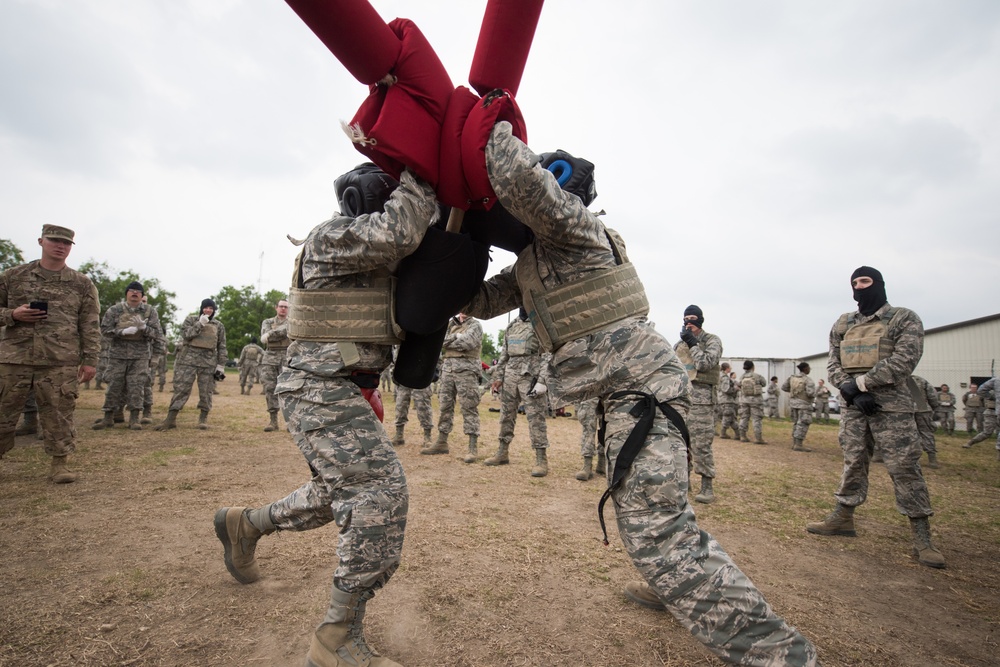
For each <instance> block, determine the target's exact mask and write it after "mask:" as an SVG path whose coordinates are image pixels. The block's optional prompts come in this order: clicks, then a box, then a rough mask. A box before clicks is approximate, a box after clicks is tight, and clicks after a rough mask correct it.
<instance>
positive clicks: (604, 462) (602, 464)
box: [594, 451, 608, 475]
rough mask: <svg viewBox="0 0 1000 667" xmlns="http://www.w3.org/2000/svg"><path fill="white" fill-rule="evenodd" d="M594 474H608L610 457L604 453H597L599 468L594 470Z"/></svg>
mask: <svg viewBox="0 0 1000 667" xmlns="http://www.w3.org/2000/svg"><path fill="white" fill-rule="evenodd" d="M594 472H596V473H597V474H598V475H607V474H608V457H606V456H605V455H604V452H603V451H600V452H597V467H596V468H594Z"/></svg>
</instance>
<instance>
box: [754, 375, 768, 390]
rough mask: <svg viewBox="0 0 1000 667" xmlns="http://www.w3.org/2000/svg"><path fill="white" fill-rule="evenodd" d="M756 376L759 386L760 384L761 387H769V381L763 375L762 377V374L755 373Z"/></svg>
mask: <svg viewBox="0 0 1000 667" xmlns="http://www.w3.org/2000/svg"><path fill="white" fill-rule="evenodd" d="M754 375H756V376H757V384H759V385H760V386H761V387H766V386H767V380H765V379H764V376H763V375H761V374H760V373H754Z"/></svg>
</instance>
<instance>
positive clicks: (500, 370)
mask: <svg viewBox="0 0 1000 667" xmlns="http://www.w3.org/2000/svg"><path fill="white" fill-rule="evenodd" d="M509 331H510V328H509V327H508V328H507V332H509ZM507 332H504V337H503V349H502V350H501V351H500V359H499V361H497V363H496V365H495V366H494V367H493V379H494V380H495V381H497V382H503V376H504V371H505V370H506V369H507V361H508V360H509V359H510V354H509V353H508V352H507Z"/></svg>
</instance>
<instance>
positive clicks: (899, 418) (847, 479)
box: [806, 266, 945, 568]
mask: <svg viewBox="0 0 1000 667" xmlns="http://www.w3.org/2000/svg"><path fill="white" fill-rule="evenodd" d="M851 288H852V289H853V290H854V300H855V301H857V302H858V310H857V311H856V312H851V313H844V314H843V315H841V316H840V318H838V319H837V321H836V322H835V323H834V325H833V329H832V330H831V331H830V358H829V362H828V364H827V368H828V370H829V376H830V382H831V383H832V384H833V385H835V386H837V387H839V388H840V394H841V396H843V397H844V400H845V403H846V405H845V409H844V411H843V413H842V417H841V419H842V421H841V426H840V448H841V449H842V450H843V452H844V474H843V476H842V477H841V480H840V488H839V489H838V490H837V493H836V494H834V497H835V498H836V499H837V508H836V509H835V510H834V511H833V513H832V514H830V515H829V516H828V517H826V519H824V520H823V521H819V522H816V523H810V524H809V525H807V526H806V530H807V531H809V532H810V533H815V534H817V535H844V536H849V537H854V535H855V534H856V533H855V530H854V508H855V507H857V506H858V505H860V504H862V503H863V502H865V499H866V498H867V495H868V466H869V462H870V460H871V457H872V453H873V451H874V449H875V448H877V449H878V450H879V452H880V453H881V454H882V456H883V458H884V460H885V464H886V469H887V470H888V472H889V476H890V477H891V478H892V483H893V488H894V490H895V493H896V507H898V508H899V511H900V512H902V513H903V514H905V515H906V516H907V517H909V519H910V528H911V530H912V532H913V555H914V557H915V558H916V559H917V561H918V562H919V563H920V564H921V565H926V566H928V567H935V568H942V567H944V566H945V563H944V556H942V555H941V552H940V551H938V550H937V549H935V548H934V547H933V546H932V545H931V534H930V523H929V521H928V519H929V517H930V516H931V515H932V514H933V513H934V512H933V510H932V509H931V501H930V495H929V494H928V492H927V484H926V482H925V481H924V476H923V473H922V472H921V471H920V465H919V461H920V455H921V448H920V439H919V434H918V433H917V425H916V421H915V420H914V416H913V414H914V403H913V398H912V396H911V394H910V391H909V388H908V387H907V379H908V378H909V377H910V375H912V374H913V370H914V369H915V368H916V366H917V363H918V362H919V361H920V357H921V355H922V354H923V346H924V326H923V323H922V322H921V321H920V317H919V316H918V315H917V314H916V313H914V312H913V311H912V310H909V309H907V308H896V307H893V306H891V305H889V303H888V301H887V300H886V296H885V281H883V280H882V274H881V273H879V272H878V271H877V270H876V269H873V268H871V267H870V266H862V267H860V268H859V269H857V270H856V271H855V272H854V273H853V274H852V275H851Z"/></svg>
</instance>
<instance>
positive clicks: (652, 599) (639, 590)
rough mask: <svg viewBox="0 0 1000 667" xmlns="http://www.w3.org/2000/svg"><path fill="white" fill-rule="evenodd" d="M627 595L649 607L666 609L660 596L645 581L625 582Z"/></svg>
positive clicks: (660, 609)
mask: <svg viewBox="0 0 1000 667" xmlns="http://www.w3.org/2000/svg"><path fill="white" fill-rule="evenodd" d="M625 597H627V598H628V599H629V600H632V602H637V603H638V604H641V605H642V606H643V607H648V608H649V609H656V610H658V611H665V610H666V607H664V606H663V601H662V600H661V599H660V596H659V595H657V594H656V591H654V590H653V587H652V586H650V585H649V584H647V583H646V582H645V581H630V582H628V583H627V584H625Z"/></svg>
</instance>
